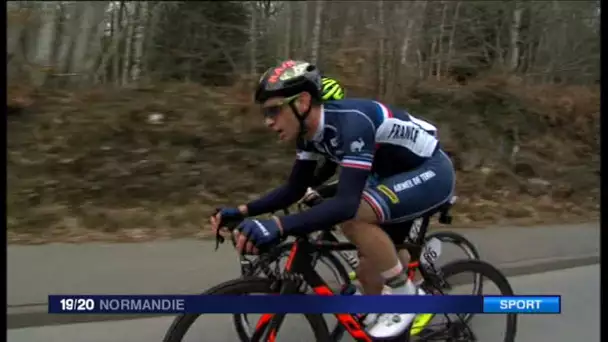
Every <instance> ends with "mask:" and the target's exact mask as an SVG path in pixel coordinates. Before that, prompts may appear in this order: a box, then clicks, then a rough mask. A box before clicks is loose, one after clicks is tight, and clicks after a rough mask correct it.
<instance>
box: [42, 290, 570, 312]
mask: <svg viewBox="0 0 608 342" xmlns="http://www.w3.org/2000/svg"><path fill="white" fill-rule="evenodd" d="M48 309H49V313H52V314H221V313H226V314H230V313H232V314H234V313H286V314H288V313H300V314H302V313H318V314H321V313H345V312H371V313H444V314H447V313H451V314H459V313H483V314H506V313H516V314H559V313H561V296H558V295H551V296H549V295H537V296H510V297H506V296H471V295H468V296H465V295H443V296H405V295H404V296H400V295H390V296H386V295H385V296H362V295H357V296H317V295H281V296H276V295H275V296H265V295H249V296H228V295H49V298H48Z"/></svg>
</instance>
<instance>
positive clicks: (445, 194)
mask: <svg viewBox="0 0 608 342" xmlns="http://www.w3.org/2000/svg"><path fill="white" fill-rule="evenodd" d="M454 181H455V175H454V167H453V166H452V163H451V161H450V160H449V158H448V157H447V155H445V153H443V152H442V151H438V152H437V153H436V154H435V155H434V156H433V157H431V158H430V159H429V160H428V161H427V162H426V163H424V164H422V165H421V166H420V167H419V168H417V169H415V170H412V171H408V172H404V173H401V174H397V175H394V176H391V177H387V178H384V179H380V180H379V183H378V184H377V185H375V186H369V187H367V188H366V189H365V190H364V191H363V199H364V200H365V201H366V202H367V203H368V204H369V205H370V207H372V209H373V210H374V212H375V213H376V216H377V217H378V221H379V223H381V224H390V223H397V222H406V221H411V220H414V219H416V218H418V217H420V216H422V215H424V214H426V213H429V212H432V211H433V210H436V209H437V208H438V207H439V206H441V205H442V204H444V203H445V202H447V201H449V200H450V198H451V196H452V193H453V191H454Z"/></svg>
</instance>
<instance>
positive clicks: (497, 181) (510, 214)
mask: <svg viewBox="0 0 608 342" xmlns="http://www.w3.org/2000/svg"><path fill="white" fill-rule="evenodd" d="M360 95H366V94H360ZM8 98H9V103H8V104H9V114H8V119H7V120H8V133H7V134H8V139H7V141H8V158H7V163H8V166H7V184H8V192H7V213H8V218H7V222H8V238H9V242H13V243H37V242H45V241H52V240H68V241H80V240H90V239H113V240H133V239H136V240H143V239H148V238H158V237H177V236H191V235H201V232H200V225H201V224H202V223H204V222H205V220H206V219H205V217H206V216H207V215H208V214H209V213H210V212H211V211H212V209H213V208H214V207H216V206H218V205H222V204H231V203H240V202H242V201H244V200H247V199H248V198H252V197H254V196H256V195H257V194H260V193H262V192H264V191H266V190H267V189H269V188H272V187H273V186H276V185H278V184H280V183H281V181H282V180H283V179H284V178H285V177H286V175H287V173H288V172H289V167H290V164H291V162H292V160H291V158H292V155H293V154H292V153H291V152H290V151H289V149H288V148H287V146H282V145H279V144H278V143H277V142H276V137H275V136H274V135H273V134H272V133H270V132H268V131H267V130H265V128H264V127H263V126H262V120H261V118H260V116H259V114H258V113H257V112H256V111H255V108H252V107H251V105H250V103H249V99H250V94H248V93H245V92H243V91H241V90H239V88H238V87H231V88H205V87H201V86H198V85H194V84H184V83H180V84H157V85H154V86H149V87H140V88H130V89H129V88H126V89H125V88H121V89H116V90H112V89H109V88H98V89H92V90H91V89H89V90H86V91H70V92H68V91H45V92H43V93H37V94H26V95H23V94H22V93H20V92H19V90H16V89H9V94H8ZM397 102H398V104H400V105H403V106H404V107H405V108H408V109H409V110H410V111H411V112H413V113H414V114H416V115H419V116H420V117H424V118H428V119H429V120H430V121H432V122H434V123H435V124H436V125H437V126H438V127H439V132H440V136H441V139H442V141H443V143H444V145H445V146H446V149H447V150H448V152H449V153H450V154H451V155H452V157H453V159H454V161H455V164H456V165H457V168H458V178H457V195H458V196H459V198H460V201H459V204H458V205H457V206H456V207H455V211H454V214H455V218H456V222H455V224H456V225H459V226H471V227H475V226H481V225H487V224H505V223H517V224H527V223H530V224H532V223H538V222H565V221H579V220H582V221H585V220H588V219H589V218H591V217H595V216H597V215H598V212H599V160H600V159H599V158H600V157H599V87H598V89H591V88H588V87H576V86H559V85H547V86H534V87H531V86H525V85H523V84H519V83H517V82H516V81H514V80H504V79H499V78H496V79H484V80H479V81H474V82H471V83H469V84H467V85H457V84H447V83H432V82H424V83H419V84H417V85H416V86H413V87H412V88H411V89H410V90H409V91H408V92H407V94H406V95H404V96H403V98H401V99H398V101H397ZM15 107H19V108H22V107H23V108H22V109H20V110H18V111H17V110H11V109H15ZM203 235H204V234H203Z"/></svg>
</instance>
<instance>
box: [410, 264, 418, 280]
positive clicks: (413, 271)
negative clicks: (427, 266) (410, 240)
mask: <svg viewBox="0 0 608 342" xmlns="http://www.w3.org/2000/svg"><path fill="white" fill-rule="evenodd" d="M418 266H420V262H418V261H414V262H410V263H409V264H407V277H408V278H410V280H414V277H415V276H416V269H417V268H418Z"/></svg>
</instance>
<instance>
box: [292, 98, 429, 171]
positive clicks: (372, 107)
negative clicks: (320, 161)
mask: <svg viewBox="0 0 608 342" xmlns="http://www.w3.org/2000/svg"><path fill="white" fill-rule="evenodd" d="M436 133H437V129H436V128H435V126H433V125H431V124H430V123H428V122H426V121H423V120H420V119H417V118H416V117H414V116H412V115H411V114H409V113H408V112H406V111H405V110H400V109H395V108H392V107H390V106H386V105H384V104H382V103H380V102H377V101H370V100H363V99H347V100H340V101H329V102H326V103H325V105H324V106H323V110H322V111H321V120H320V124H319V128H318V129H317V131H316V133H315V135H314V137H313V140H312V141H307V142H305V143H303V144H299V145H298V154H297V156H298V159H301V160H311V159H312V160H317V158H318V157H317V155H322V156H325V157H326V158H329V159H330V160H332V161H333V162H335V163H338V164H339V165H341V166H342V167H351V168H360V169H368V170H371V171H372V172H373V173H374V174H376V175H378V176H380V177H387V176H390V175H393V174H396V173H400V172H404V171H408V170H412V169H414V168H416V167H418V166H419V165H420V164H422V163H423V162H424V161H426V160H427V159H428V158H429V157H431V156H432V155H433V153H434V152H435V150H436V149H437V148H439V141H438V139H437V137H436Z"/></svg>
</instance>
